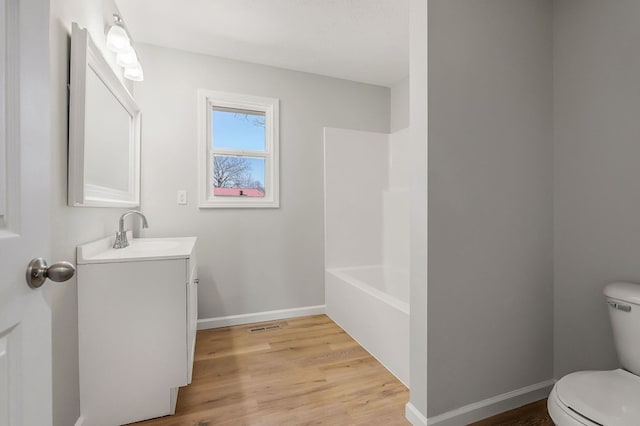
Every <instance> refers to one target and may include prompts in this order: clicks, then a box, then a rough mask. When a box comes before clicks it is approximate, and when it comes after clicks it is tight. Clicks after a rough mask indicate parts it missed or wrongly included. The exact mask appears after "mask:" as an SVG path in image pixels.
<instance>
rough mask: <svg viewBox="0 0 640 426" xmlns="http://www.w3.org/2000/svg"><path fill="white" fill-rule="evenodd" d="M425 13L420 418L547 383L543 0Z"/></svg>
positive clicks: (547, 83) (548, 147)
mask: <svg viewBox="0 0 640 426" xmlns="http://www.w3.org/2000/svg"><path fill="white" fill-rule="evenodd" d="M428 21H429V29H428V32H429V76H428V80H429V162H428V170H429V213H428V217H429V242H428V251H429V264H428V282H429V298H428V324H429V326H428V357H429V366H428V389H429V395H428V397H429V400H428V416H429V417H431V416H434V415H437V414H441V413H443V412H446V411H449V410H452V409H455V408H458V407H461V406H463V405H465V404H469V403H473V402H477V401H480V400H483V399H485V398H489V397H493V396H496V395H499V394H502V393H505V392H508V391H513V390H516V389H519V388H522V387H525V386H529V385H533V384H537V383H540V382H543V381H546V380H549V379H551V378H552V377H553V338H552V336H553V319H552V316H553V282H552V280H553V278H552V272H553V265H552V262H553V258H552V253H553V244H552V243H553V237H552V228H553V222H552V221H553V212H552V197H553V188H552V161H553V159H552V158H553V157H552V156H553V146H552V143H553V141H552V125H553V123H552V102H553V99H552V27H551V26H552V3H551V1H548V0H543V1H540V0H518V1H513V0H456V1H451V0H431V1H430V2H429V18H428ZM412 309H413V306H412ZM412 383H415V382H414V381H413V378H412Z"/></svg>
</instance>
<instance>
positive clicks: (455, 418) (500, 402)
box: [407, 379, 555, 426]
mask: <svg viewBox="0 0 640 426" xmlns="http://www.w3.org/2000/svg"><path fill="white" fill-rule="evenodd" d="M554 384H555V380H553V379H551V380H547V381H544V382H540V383H536V384H534V385H531V386H526V387H523V388H520V389H516V390H514V391H511V392H507V393H503V394H501V395H497V396H494V397H492V398H487V399H485V400H482V401H479V402H474V403H473V404H469V405H465V406H463V407H460V408H457V409H455V410H451V411H448V412H446V413H443V414H440V415H438V416H435V417H429V418H428V419H427V422H426V423H421V424H425V425H429V426H435V425H437V426H459V425H466V424H469V423H473V422H477V421H479V420H482V419H486V418H487V417H491V416H495V415H496V414H500V413H503V412H505V411H509V410H513V409H514V408H518V407H522V406H523V405H526V404H529V403H532V402H535V401H539V400H541V399H543V398H546V397H547V396H549V392H551V388H552V387H553V385H554ZM407 418H408V417H407ZM413 424H414V425H415V424H419V423H413Z"/></svg>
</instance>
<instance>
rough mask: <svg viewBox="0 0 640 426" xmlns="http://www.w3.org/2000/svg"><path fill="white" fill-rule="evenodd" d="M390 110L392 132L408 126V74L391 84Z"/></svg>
mask: <svg viewBox="0 0 640 426" xmlns="http://www.w3.org/2000/svg"><path fill="white" fill-rule="evenodd" d="M425 19H426V18H425ZM390 110H391V111H390V114H391V120H390V131H391V132H392V133H393V132H395V131H397V130H402V129H405V128H407V127H409V76H407V78H405V79H403V80H400V81H399V82H397V83H396V84H394V85H393V86H391V106H390Z"/></svg>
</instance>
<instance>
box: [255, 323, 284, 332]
mask: <svg viewBox="0 0 640 426" xmlns="http://www.w3.org/2000/svg"><path fill="white" fill-rule="evenodd" d="M278 328H280V324H269V325H263V326H260V327H253V328H250V329H249V333H263V332H265V331H271V330H276V329H278Z"/></svg>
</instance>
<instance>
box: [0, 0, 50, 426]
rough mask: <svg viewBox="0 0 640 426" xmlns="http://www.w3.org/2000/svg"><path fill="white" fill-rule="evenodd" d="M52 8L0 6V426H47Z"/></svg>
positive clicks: (18, 0) (43, 0) (9, 1)
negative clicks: (41, 273)
mask: <svg viewBox="0 0 640 426" xmlns="http://www.w3.org/2000/svg"><path fill="white" fill-rule="evenodd" d="M49 120H50V102H49V1H48V0H0V426H20V425H24V426H31V425H43V426H47V425H51V421H52V420H51V410H52V402H51V393H52V389H51V310H50V306H49V303H48V301H47V293H48V292H47V287H48V286H51V285H52V284H50V283H49V282H47V283H46V284H45V285H44V286H43V287H42V288H39V289H31V288H30V287H29V286H28V285H27V283H26V280H25V270H26V267H27V264H28V263H29V261H30V260H31V259H32V258H34V257H45V258H46V257H47V256H48V255H49V235H50V232H49V226H50V218H49V203H50V200H49V196H48V194H49V189H50V182H49V181H50V176H49V168H50V165H49V163H50V155H49V149H50V140H49V138H50V136H49Z"/></svg>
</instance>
